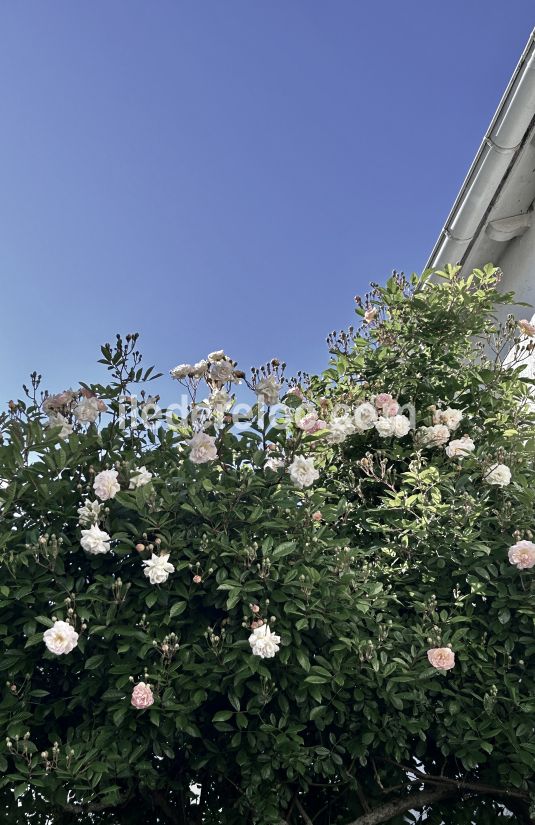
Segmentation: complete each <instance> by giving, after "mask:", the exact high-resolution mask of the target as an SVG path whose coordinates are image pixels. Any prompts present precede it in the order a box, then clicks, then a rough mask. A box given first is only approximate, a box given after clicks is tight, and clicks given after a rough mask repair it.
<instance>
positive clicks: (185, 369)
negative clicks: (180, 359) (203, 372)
mask: <svg viewBox="0 0 535 825" xmlns="http://www.w3.org/2000/svg"><path fill="white" fill-rule="evenodd" d="M192 372H193V365H192V364H179V365H178V366H177V367H174V368H173V369H172V370H170V375H172V377H173V378H176V380H177V381H180V379H181V378H187V377H188V375H190V374H191V373H192Z"/></svg>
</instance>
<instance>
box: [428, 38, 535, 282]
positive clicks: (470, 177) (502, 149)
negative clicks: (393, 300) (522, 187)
mask: <svg viewBox="0 0 535 825" xmlns="http://www.w3.org/2000/svg"><path fill="white" fill-rule="evenodd" d="M534 115H535V29H534V30H533V31H532V33H531V35H530V37H529V40H528V42H527V44H526V47H525V49H524V51H523V53H522V55H521V57H520V60H519V61H518V64H517V66H516V69H515V71H514V72H513V76H512V77H511V80H510V81H509V83H508V85H507V88H506V90H505V92H504V94H503V96H502V99H501V100H500V103H499V106H498V108H497V110H496V113H495V115H494V117H493V118H492V120H491V123H490V126H489V128H488V129H487V132H486V134H485V136H484V138H483V141H482V143H481V145H480V147H479V149H478V151H477V154H476V156H475V159H474V161H473V163H472V165H471V167H470V169H469V171H468V174H467V176H466V178H465V180H464V182H463V184H462V186H461V189H460V192H459V194H458V195H457V198H456V199H455V203H454V204H453V207H452V209H451V212H450V214H449V215H448V218H447V221H446V223H445V225H444V228H443V230H442V232H441V233H440V236H439V238H438V239H437V242H436V244H435V246H434V249H433V251H432V253H431V256H430V258H429V260H428V262H427V264H426V269H430V268H432V269H434V268H436V267H438V266H442V265H444V264H446V263H458V262H461V263H462V262H463V258H464V256H465V254H466V253H467V251H468V250H469V248H470V246H471V244H472V241H473V240H474V237H475V236H476V235H477V233H478V231H479V229H480V228H481V224H482V221H483V219H484V217H485V215H486V214H487V212H488V210H489V208H490V207H491V205H492V204H493V202H494V200H495V198H496V196H497V194H498V193H499V191H500V189H501V185H502V182H503V181H504V178H505V177H507V174H508V172H509V170H510V168H511V166H512V164H513V163H514V160H515V158H516V156H517V155H518V152H519V150H520V148H521V147H522V144H523V141H524V138H525V136H526V132H527V130H528V129H529V127H530V124H531V123H532V120H533V117H534Z"/></svg>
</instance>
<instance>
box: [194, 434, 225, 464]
mask: <svg viewBox="0 0 535 825" xmlns="http://www.w3.org/2000/svg"><path fill="white" fill-rule="evenodd" d="M186 444H187V445H188V447H191V451H190V454H189V459H190V461H192V462H193V463H194V464H205V463H206V462H207V461H213V460H214V459H216V458H217V447H216V445H215V438H214V436H212V435H208V434H207V433H203V432H199V433H195V435H194V436H193V438H190V439H189V440H188V441H186Z"/></svg>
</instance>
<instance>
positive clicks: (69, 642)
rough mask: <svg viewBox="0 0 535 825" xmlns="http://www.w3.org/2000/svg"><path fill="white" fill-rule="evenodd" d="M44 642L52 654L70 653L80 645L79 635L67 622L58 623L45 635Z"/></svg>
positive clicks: (46, 631)
mask: <svg viewBox="0 0 535 825" xmlns="http://www.w3.org/2000/svg"><path fill="white" fill-rule="evenodd" d="M43 641H44V643H45V645H46V646H47V648H48V649H49V650H50V652H51V653H55V654H56V656H61V655H62V654H63V653H70V652H71V650H74V648H75V647H76V645H77V644H78V633H77V632H76V630H75V629H74V627H72V626H71V625H70V624H67V622H62V621H56V622H54V624H53V625H52V627H49V628H48V630H45V632H44V633H43Z"/></svg>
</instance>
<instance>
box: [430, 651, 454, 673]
mask: <svg viewBox="0 0 535 825" xmlns="http://www.w3.org/2000/svg"><path fill="white" fill-rule="evenodd" d="M427 658H428V659H429V663H430V664H431V665H432V666H433V667H436V668H437V670H450V669H451V668H452V667H454V666H455V653H454V652H453V650H450V648H449V647H432V648H431V649H430V650H428V651H427Z"/></svg>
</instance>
